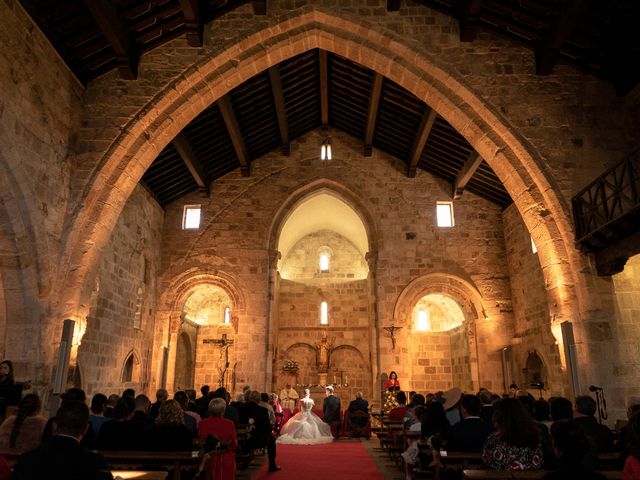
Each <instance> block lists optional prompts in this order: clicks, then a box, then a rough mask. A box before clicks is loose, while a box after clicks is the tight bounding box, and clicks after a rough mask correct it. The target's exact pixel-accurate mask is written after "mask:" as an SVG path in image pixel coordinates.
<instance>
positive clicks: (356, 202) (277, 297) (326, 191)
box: [267, 178, 378, 398]
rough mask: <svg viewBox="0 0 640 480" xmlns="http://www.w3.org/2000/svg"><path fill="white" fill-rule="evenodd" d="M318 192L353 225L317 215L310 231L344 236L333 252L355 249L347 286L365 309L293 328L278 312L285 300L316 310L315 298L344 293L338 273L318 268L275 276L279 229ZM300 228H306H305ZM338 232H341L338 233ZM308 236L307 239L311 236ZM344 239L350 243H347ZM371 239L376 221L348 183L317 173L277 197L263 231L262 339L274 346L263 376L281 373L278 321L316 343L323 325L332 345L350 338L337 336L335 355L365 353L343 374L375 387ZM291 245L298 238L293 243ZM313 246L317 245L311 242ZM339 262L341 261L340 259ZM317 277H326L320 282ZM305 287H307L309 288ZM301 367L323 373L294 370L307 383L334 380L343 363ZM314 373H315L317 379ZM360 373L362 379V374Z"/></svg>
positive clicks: (330, 236)
mask: <svg viewBox="0 0 640 480" xmlns="http://www.w3.org/2000/svg"><path fill="white" fill-rule="evenodd" d="M321 198H322V199H325V200H326V201H331V202H335V203H336V204H341V205H342V207H343V209H344V210H347V211H348V212H349V223H352V224H355V223H357V224H358V228H354V229H353V230H352V231H351V232H350V233H348V232H345V231H341V228H340V227H338V226H337V225H336V223H340V222H339V221H338V222H331V221H328V222H327V224H326V225H325V224H324V221H326V219H324V218H320V220H319V222H318V223H317V224H315V227H318V228H316V230H317V231H316V232H315V234H317V235H322V236H323V238H324V240H325V241H339V240H345V241H344V242H343V243H341V244H340V243H336V244H334V247H336V248H335V253H336V255H335V257H336V258H338V257H340V256H341V254H342V253H344V252H346V251H347V250H348V249H350V248H351V249H352V250H353V253H355V255H353V256H352V258H354V257H357V258H358V260H357V261H355V262H354V263H352V264H350V265H349V268H348V270H349V272H350V275H351V276H352V278H353V281H352V283H353V289H351V288H350V289H349V290H352V291H359V292H361V293H362V294H363V295H364V296H365V298H366V300H365V301H364V304H363V305H360V307H362V308H364V310H366V313H365V314H358V315H357V319H356V320H355V325H347V324H346V323H344V324H340V325H336V324H333V322H331V321H330V322H329V325H327V326H324V325H322V324H321V323H320V322H314V321H313V320H311V321H309V319H308V318H307V319H306V320H305V321H306V322H307V323H305V324H304V328H296V326H295V325H294V324H293V323H292V322H291V319H290V318H288V317H287V316H286V313H284V314H283V315H281V313H282V312H283V311H286V310H287V309H286V308H284V306H285V305H288V306H289V308H290V309H295V308H296V307H297V306H298V305H297V304H298V303H300V304H301V306H302V310H303V311H307V312H308V311H310V310H312V309H313V307H312V305H314V304H315V305H317V306H318V310H319V309H320V305H321V303H325V302H324V301H325V300H329V304H331V300H332V299H336V300H337V302H340V301H342V302H345V299H346V295H348V294H346V295H345V294H339V293H338V291H339V290H340V289H339V288H336V283H335V282H338V283H339V282H340V280H338V277H332V276H331V275H332V273H331V272H328V273H326V274H324V275H326V276H325V277H324V278H323V279H320V280H318V279H316V278H312V277H313V274H312V273H311V275H310V276H304V275H301V276H299V277H298V278H296V279H295V281H292V280H290V279H288V278H287V277H286V275H285V276H281V271H280V270H279V260H280V259H281V253H283V252H281V251H280V250H282V249H285V250H286V249H287V245H286V241H285V242H283V235H284V233H283V232H287V228H288V226H289V223H290V222H291V223H295V222H296V221H297V217H296V214H297V212H298V211H299V210H303V209H304V208H305V207H306V206H307V205H308V204H309V203H311V202H313V201H314V200H316V199H321ZM328 210H330V211H331V214H332V215H338V211H337V210H338V209H337V207H336V206H335V205H334V206H333V208H331V209H328ZM342 214H343V215H347V213H345V212H342ZM338 216H339V215H338ZM319 217H321V215H319ZM320 224H322V225H320ZM325 229H328V230H325ZM303 230H304V229H303ZM312 230H313V229H312ZM305 232H306V233H311V232H310V231H309V232H307V231H306V230H305ZM354 232H355V233H354ZM301 235H302V234H301ZM342 235H344V237H343V236H342ZM307 238H308V237H307V236H306V235H303V236H302V237H301V238H300V242H304V241H305V239H307ZM311 241H313V239H312V240H311ZM349 241H350V242H352V243H351V244H349V243H350V242H349ZM377 243H378V234H377V227H376V223H375V221H374V218H373V216H372V215H371V213H370V212H369V209H368V208H367V205H366V203H365V201H364V200H363V199H362V198H360V197H359V196H358V195H357V194H356V193H354V192H353V191H351V190H350V189H349V188H347V187H345V186H344V185H342V184H340V183H338V182H336V181H333V180H329V179H325V178H322V179H318V180H315V181H313V182H311V183H307V184H305V185H302V186H300V187H299V188H297V189H296V190H295V191H294V192H293V193H292V194H290V195H289V197H288V198H287V199H286V200H285V201H284V202H282V204H281V205H280V207H279V208H278V211H277V212H276V213H275V215H274V218H273V220H272V222H271V225H270V228H269V230H268V236H267V248H268V251H269V252H270V259H271V261H270V271H269V299H270V307H269V308H270V310H269V311H270V315H269V317H268V319H267V322H268V334H269V335H268V344H269V345H273V346H274V348H272V349H269V351H268V353H267V355H268V358H267V365H268V366H271V368H272V369H275V370H272V371H267V379H269V378H273V379H274V380H275V381H276V383H278V381H280V383H282V381H281V379H280V376H282V375H281V372H279V371H278V369H279V368H280V365H279V362H282V361H283V360H286V359H283V358H281V355H278V343H279V329H280V327H281V326H283V327H284V328H286V329H287V335H302V336H303V337H304V338H305V341H306V340H310V341H311V342H312V343H314V344H316V345H317V343H318V342H320V339H321V336H322V335H323V334H324V333H326V332H327V331H328V333H329V337H334V336H337V337H336V338H333V339H332V340H331V343H333V346H334V347H335V346H336V343H335V342H334V340H335V341H337V339H338V338H352V339H353V345H346V344H342V342H340V343H341V345H340V347H339V348H340V349H341V350H340V353H339V354H338V357H341V356H348V355H349V352H351V353H353V352H358V354H359V355H360V356H361V358H363V359H364V358H366V359H367V361H364V360H363V361H357V362H354V363H355V364H358V365H361V368H360V371H359V372H357V373H356V371H355V370H353V369H347V370H349V371H347V372H346V376H347V377H348V376H349V375H351V378H352V380H354V381H356V379H357V383H358V386H359V387H360V389H361V390H365V391H367V392H373V391H375V387H374V385H375V379H376V378H377V374H378V371H377V370H378V369H377V364H378V349H377V348H376V345H377V341H378V338H377V337H378V322H377V316H376V314H375V312H376V309H375V304H376V289H375V258H376V252H377ZM296 245H300V244H299V243H296ZM339 245H340V246H339ZM315 246H316V247H318V245H317V244H316V245H315ZM323 248H325V249H326V248H328V247H327V246H326V245H325V246H323V247H320V249H319V250H322V249H323ZM319 250H318V249H314V250H313V251H314V252H317V251H319ZM284 253H285V254H286V253H287V252H286V251H285V252H284ZM288 258H289V257H288ZM343 258H344V256H343ZM283 260H284V259H283ZM344 265H346V263H345V264H344ZM344 265H343V266H344ZM306 267H307V268H305V272H306V273H310V269H309V268H308V264H307V265H306ZM323 280H326V282H325V281H323ZM305 282H306V283H305ZM300 288H302V291H299V289H300ZM310 289H311V290H312V291H309V290H310ZM358 297H359V296H358V295H352V298H351V300H353V302H354V303H353V304H351V306H353V305H355V304H356V303H358V304H360V303H362V300H361V298H358ZM314 302H315V303H314ZM347 302H348V301H347ZM348 303H349V302H348ZM329 308H330V307H329ZM298 327H300V325H298ZM352 327H354V328H352ZM355 331H358V332H361V333H360V334H359V337H357V336H356V335H355V333H354V332H355ZM356 338H357V339H356ZM358 342H361V343H358ZM314 349H315V347H314ZM280 350H282V349H280ZM363 351H364V352H365V353H364V354H363V353H362V352H363ZM332 355H333V353H332ZM338 357H336V358H338ZM307 370H308V371H309V372H310V374H312V375H316V374H318V373H321V374H323V375H324V376H322V377H320V376H318V377H307V378H305V377H304V375H302V373H303V372H301V373H300V374H299V375H298V377H299V378H300V379H302V381H303V382H305V383H311V384H315V383H323V382H325V381H326V382H327V383H334V376H335V377H336V379H337V378H338V376H339V377H340V381H341V382H342V381H343V379H344V375H345V373H344V371H345V368H342V369H341V370H340V372H338V371H332V370H331V366H330V367H329V371H326V370H325V371H319V370H318V368H317V367H316V368H314V369H307ZM315 378H318V380H316V379H315ZM320 378H324V380H320ZM365 378H366V380H364V379H365ZM340 386H341V387H340V388H342V389H343V391H341V392H338V391H337V393H336V394H337V395H346V396H345V398H348V395H349V392H348V391H347V387H346V386H344V385H343V384H342V383H340Z"/></svg>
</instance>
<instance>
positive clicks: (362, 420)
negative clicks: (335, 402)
mask: <svg viewBox="0 0 640 480" xmlns="http://www.w3.org/2000/svg"><path fill="white" fill-rule="evenodd" d="M347 412H348V414H349V422H350V423H351V424H353V425H355V426H356V427H361V428H362V427H364V426H365V425H367V423H369V402H367V401H366V400H365V399H364V395H363V393H362V392H358V393H356V399H355V400H351V402H349V407H348V408H347ZM356 412H361V413H364V414H366V416H365V415H360V416H359V415H353V416H352V414H353V413H356Z"/></svg>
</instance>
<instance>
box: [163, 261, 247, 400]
mask: <svg viewBox="0 0 640 480" xmlns="http://www.w3.org/2000/svg"><path fill="white" fill-rule="evenodd" d="M202 286H212V287H216V288H219V289H220V290H222V291H224V292H225V293H226V294H227V295H228V297H229V300H230V302H229V307H230V311H231V319H230V320H231V325H229V327H228V331H229V334H232V333H231V332H235V333H237V332H238V328H239V324H240V323H241V319H242V318H243V317H244V315H245V313H246V312H245V305H246V303H245V298H244V295H243V293H242V291H241V290H240V289H239V287H238V286H237V285H236V282H235V281H234V280H233V278H232V277H231V276H230V275H228V274H226V273H224V272H221V271H219V270H215V271H211V270H208V269H206V268H190V269H187V270H185V271H183V272H180V273H177V274H175V275H173V277H172V279H171V280H170V281H168V282H167V283H166V286H165V288H164V289H163V290H162V293H161V294H160V301H159V302H158V312H157V314H156V325H155V338H156V342H155V345H154V349H153V358H152V363H151V364H152V365H156V371H155V372H154V373H153V378H152V387H151V388H152V389H153V388H159V387H163V388H169V389H172V388H174V386H177V383H176V381H177V380H180V379H184V375H183V376H182V377H179V378H176V375H182V374H181V373H179V372H178V368H179V367H180V368H182V367H183V366H184V365H183V364H182V363H180V362H182V360H179V358H178V356H179V355H180V352H179V349H180V348H181V347H180V344H179V342H180V338H181V336H182V335H183V334H185V333H186V334H188V336H189V340H190V346H191V358H193V359H194V360H193V362H192V363H193V365H195V363H194V362H195V361H196V360H195V358H196V357H195V355H197V354H198V346H197V344H196V341H197V325H196V324H195V323H194V322H192V321H187V320H185V318H184V315H183V309H184V305H185V302H186V301H187V300H188V298H189V297H190V295H191V294H192V293H193V292H194V291H195V290H196V289H198V288H199V287H202ZM183 347H184V345H183ZM193 365H192V367H193ZM238 368H242V365H241V364H239V365H238ZM191 370H192V371H193V370H194V369H193V368H191ZM192 375H193V376H192V378H191V384H193V383H194V382H196V381H198V380H199V381H200V383H201V384H204V383H213V381H214V380H216V379H217V377H216V379H214V378H213V377H211V378H209V377H207V378H204V379H203V378H196V376H195V373H192ZM212 375H213V374H212ZM163 379H164V381H165V384H164V385H163V384H162V383H163ZM187 380H188V378H187ZM216 388H217V387H216ZM231 393H233V392H231Z"/></svg>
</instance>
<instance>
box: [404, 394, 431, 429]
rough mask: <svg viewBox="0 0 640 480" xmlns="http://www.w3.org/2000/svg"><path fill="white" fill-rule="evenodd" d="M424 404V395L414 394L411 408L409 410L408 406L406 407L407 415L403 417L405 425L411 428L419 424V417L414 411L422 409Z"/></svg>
mask: <svg viewBox="0 0 640 480" xmlns="http://www.w3.org/2000/svg"><path fill="white" fill-rule="evenodd" d="M425 403H426V399H425V398H424V395H422V394H421V393H415V394H414V395H413V407H411V408H409V405H407V413H406V414H405V416H404V423H405V425H407V426H409V427H411V426H412V425H415V424H419V423H420V417H419V416H418V414H417V413H416V409H417V408H418V407H424V405H425Z"/></svg>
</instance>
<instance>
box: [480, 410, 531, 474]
mask: <svg viewBox="0 0 640 480" xmlns="http://www.w3.org/2000/svg"><path fill="white" fill-rule="evenodd" d="M494 408H495V410H494V413H493V423H494V427H495V429H496V431H495V432H494V433H492V434H491V435H489V438H487V441H486V442H485V444H484V448H483V450H482V460H483V461H484V463H485V465H486V466H487V467H488V468H489V469H491V470H540V469H542V465H543V453H542V445H541V443H540V438H539V434H538V430H537V429H536V427H535V425H534V424H533V420H532V419H531V417H530V416H529V414H528V413H527V411H526V410H525V408H524V406H523V405H522V403H521V402H520V401H518V400H517V399H515V398H503V399H502V400H499V401H498V402H496V404H495V406H494Z"/></svg>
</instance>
